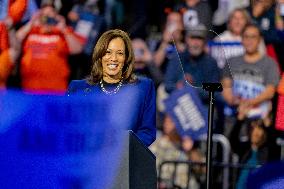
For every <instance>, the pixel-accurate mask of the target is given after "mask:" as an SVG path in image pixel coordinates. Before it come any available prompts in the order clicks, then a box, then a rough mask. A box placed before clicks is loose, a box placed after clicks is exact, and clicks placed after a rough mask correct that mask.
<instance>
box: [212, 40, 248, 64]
mask: <svg viewBox="0 0 284 189" xmlns="http://www.w3.org/2000/svg"><path fill="white" fill-rule="evenodd" d="M208 47H209V53H210V55H211V56H212V57H214V58H215V59H216V60H217V63H218V67H219V68H224V66H225V64H226V63H227V62H226V61H227V60H228V59H229V58H231V57H235V56H240V55H243V54H244V47H243V45H242V44H241V42H239V41H235V42H220V41H209V42H208Z"/></svg>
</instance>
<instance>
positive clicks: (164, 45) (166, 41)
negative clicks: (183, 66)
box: [154, 12, 185, 74]
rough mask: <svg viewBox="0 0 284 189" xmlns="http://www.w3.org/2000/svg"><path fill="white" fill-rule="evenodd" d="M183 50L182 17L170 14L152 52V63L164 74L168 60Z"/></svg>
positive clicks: (175, 13)
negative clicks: (155, 48)
mask: <svg viewBox="0 0 284 189" xmlns="http://www.w3.org/2000/svg"><path fill="white" fill-rule="evenodd" d="M184 50H185V43H184V27H183V21H182V15H181V14H180V13H179V12H170V13H169V14H168V15H167V19H166V22H165V25H164V29H163V32H162V39H161V41H160V42H159V43H158V47H157V50H156V51H155V52H154V63H155V64H156V66H157V67H158V68H159V69H160V70H161V71H162V73H163V74H165V72H166V69H167V66H168V63H169V61H170V59H172V58H173V57H174V56H177V54H178V53H181V52H183V51H184Z"/></svg>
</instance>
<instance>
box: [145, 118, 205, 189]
mask: <svg viewBox="0 0 284 189" xmlns="http://www.w3.org/2000/svg"><path fill="white" fill-rule="evenodd" d="M150 150H151V151H152V152H153V153H154V154H155V156H156V165H157V169H158V171H161V172H159V180H158V185H159V187H158V188H159V189H165V188H173V187H174V186H173V185H172V184H173V182H172V179H174V178H173V175H172V174H173V172H174V169H176V177H175V180H174V185H175V187H181V188H186V187H187V185H188V186H189V187H190V188H193V189H195V188H199V187H200V181H201V180H202V179H201V177H199V176H200V174H201V175H203V176H204V175H205V174H204V173H205V170H204V168H201V167H200V166H193V169H192V172H191V174H190V176H189V175H188V172H187V171H188V167H187V165H185V164H180V165H178V166H177V167H174V165H170V164H169V165H164V166H163V167H162V169H161V170H159V167H160V165H161V164H162V163H163V162H164V161H188V160H189V161H194V162H199V163H200V162H205V157H204V154H203V153H202V152H201V150H200V148H199V147H198V146H197V145H195V146H194V142H193V141H192V139H191V138H190V137H189V136H183V137H182V136H181V135H180V134H179V133H178V132H177V129H176V125H175V123H174V121H173V119H172V118H171V116H170V115H169V114H166V115H165V118H164V121H163V127H162V131H161V133H160V134H159V135H158V137H157V140H156V141H155V142H154V143H153V144H152V145H151V146H150ZM190 166H192V165H190ZM201 182H202V181H201Z"/></svg>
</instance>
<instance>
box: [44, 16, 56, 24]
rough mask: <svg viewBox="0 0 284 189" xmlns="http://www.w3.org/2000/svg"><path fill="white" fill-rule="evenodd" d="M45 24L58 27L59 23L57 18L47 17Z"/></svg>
mask: <svg viewBox="0 0 284 189" xmlns="http://www.w3.org/2000/svg"><path fill="white" fill-rule="evenodd" d="M44 23H45V24H47V25H52V26H54V25H56V24H57V23H58V21H57V20H56V19H55V18H53V17H45V18H44Z"/></svg>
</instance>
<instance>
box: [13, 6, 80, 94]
mask: <svg viewBox="0 0 284 189" xmlns="http://www.w3.org/2000/svg"><path fill="white" fill-rule="evenodd" d="M17 39H18V40H19V42H20V43H21V44H22V51H23V52H22V58H21V63H20V75H21V81H22V83H21V85H22V88H23V90H25V91H34V92H35V91H37V92H44V93H45V92H59V93H62V92H65V91H66V89H67V86H68V82H69V73H70V69H69V64H68V56H69V55H70V54H76V53H80V52H81V51H82V43H81V42H80V40H79V38H78V37H77V36H76V35H75V34H74V33H73V31H72V30H71V29H70V28H69V27H68V26H67V25H66V23H65V19H64V18H63V17H62V16H60V15H59V14H58V13H57V12H56V11H55V9H54V7H53V6H52V5H50V4H43V5H42V8H41V9H40V10H39V11H38V12H37V13H36V14H34V15H33V18H32V19H31V20H30V21H29V22H28V23H27V24H25V25H24V26H23V27H21V28H20V29H19V30H18V31H17Z"/></svg>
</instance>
